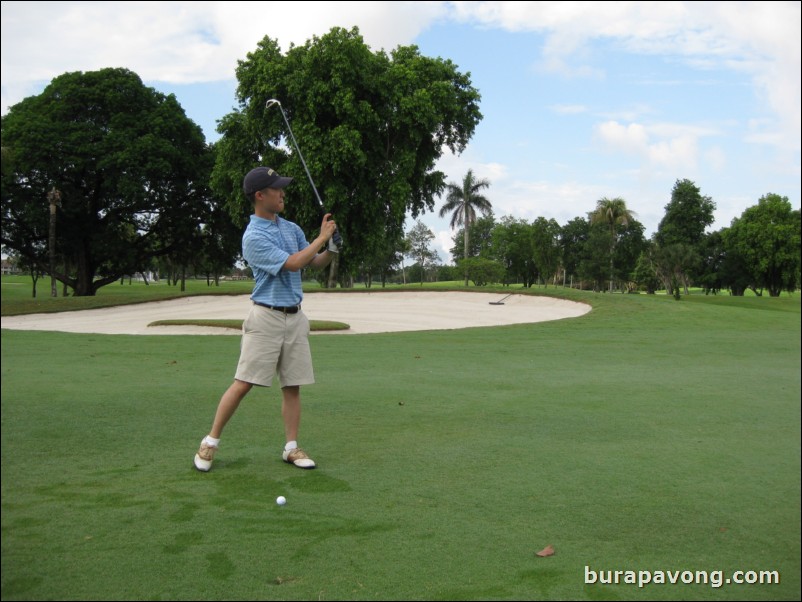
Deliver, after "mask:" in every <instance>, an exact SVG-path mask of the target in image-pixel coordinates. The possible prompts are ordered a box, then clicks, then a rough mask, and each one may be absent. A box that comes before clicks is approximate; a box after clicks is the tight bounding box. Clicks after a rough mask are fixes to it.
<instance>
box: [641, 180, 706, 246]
mask: <svg viewBox="0 0 802 602" xmlns="http://www.w3.org/2000/svg"><path fill="white" fill-rule="evenodd" d="M715 209H716V204H715V203H714V202H713V200H712V199H711V198H710V197H708V196H703V195H702V193H701V191H700V189H699V187H698V186H697V185H696V184H694V183H693V182H692V181H690V180H687V179H686V180H677V181H676V182H675V184H674V188H673V189H672V191H671V201H670V202H669V203H668V204H667V205H666V206H665V210H666V213H665V215H664V216H663V219H662V220H660V223H659V224H658V226H657V232H656V233H655V241H656V242H657V244H658V245H660V246H661V247H667V246H669V245H673V244H677V243H683V244H687V245H690V246H691V247H693V248H694V249H696V248H697V247H698V246H699V244H700V243H701V242H702V240H703V238H704V234H705V229H706V228H707V227H708V226H710V225H711V224H712V223H713V212H714V211H715Z"/></svg>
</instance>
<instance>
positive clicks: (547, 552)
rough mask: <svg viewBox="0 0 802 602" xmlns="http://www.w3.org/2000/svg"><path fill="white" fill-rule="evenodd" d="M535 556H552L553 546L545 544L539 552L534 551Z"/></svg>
mask: <svg viewBox="0 0 802 602" xmlns="http://www.w3.org/2000/svg"><path fill="white" fill-rule="evenodd" d="M535 556H540V557H541V558H545V557H546V556H554V546H551V545H548V546H546V547H545V548H543V549H542V550H540V552H535Z"/></svg>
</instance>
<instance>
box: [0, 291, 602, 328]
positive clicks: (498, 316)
mask: <svg viewBox="0 0 802 602" xmlns="http://www.w3.org/2000/svg"><path fill="white" fill-rule="evenodd" d="M502 298H504V295H500V294H490V293H467V292H466V293H461V292H442V293H441V292H417V293H416V292H408V291H404V292H376V293H370V292H364V293H362V292H360V293H306V294H305V295H304V302H303V309H304V313H306V315H307V316H308V317H309V319H310V320H331V321H335V322H345V323H346V324H349V325H350V327H351V328H350V329H349V330H343V331H331V332H328V333H326V334H366V333H376V332H403V331H414V330H449V329H455V328H466V327H472V326H500V325H505V324H523V323H533V322H546V321H549V320H562V319H565V318H576V317H578V316H581V315H584V314H586V313H587V312H589V311H590V309H591V308H590V306H589V305H586V304H584V303H577V302H574V301H565V300H562V299H553V298H551V297H535V296H531V295H512V296H510V297H507V298H505V299H504V303H503V305H494V304H491V302H498V301H500V300H501V299H502ZM250 307H251V301H250V299H249V298H248V295H237V296H208V297H185V298H182V299H173V300H170V301H155V302H153V303H141V304H136V305H125V306H120V307H109V308H104V309H87V310H83V311H71V312H62V313H56V314H31V315H27V316H11V317H4V318H2V327H3V328H9V329H13V330H55V331H60V332H83V333H99V334H150V335H152V334H193V335H194V334H206V335H215V334H220V335H237V336H238V335H239V331H237V330H233V329H227V328H210V327H204V326H148V325H149V324H151V323H152V322H156V321H158V320H179V319H181V320H187V319H189V320H192V319H198V320H211V319H238V320H241V319H243V318H244V317H245V316H246V315H247V313H248V311H249V309H250Z"/></svg>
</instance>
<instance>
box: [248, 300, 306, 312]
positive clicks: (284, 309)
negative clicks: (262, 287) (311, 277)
mask: <svg viewBox="0 0 802 602" xmlns="http://www.w3.org/2000/svg"><path fill="white" fill-rule="evenodd" d="M253 303H254V305H259V306H260V307H266V308H267V309H272V310H275V311H280V312H281V313H283V314H297V313H298V312H299V311H301V306H300V305H291V306H289V307H279V306H277V305H267V304H266V303H259V302H258V301H254V302H253Z"/></svg>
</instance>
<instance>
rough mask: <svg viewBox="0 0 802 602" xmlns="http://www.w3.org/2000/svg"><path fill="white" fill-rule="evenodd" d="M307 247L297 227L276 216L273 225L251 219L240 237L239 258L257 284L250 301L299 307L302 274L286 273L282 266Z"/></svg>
mask: <svg viewBox="0 0 802 602" xmlns="http://www.w3.org/2000/svg"><path fill="white" fill-rule="evenodd" d="M308 246H309V243H308V242H307V240H306V237H305V236H304V233H303V231H302V230H301V228H300V227H299V226H298V225H297V224H294V223H293V222H289V221H287V220H285V219H282V218H281V217H279V216H278V215H277V216H276V221H271V220H269V219H264V218H261V217H257V216H255V215H252V216H251V221H250V223H249V224H248V227H247V228H246V229H245V234H243V235H242V256H243V257H244V258H245V261H247V262H248V265H249V266H250V268H251V269H252V270H253V277H254V280H255V281H256V282H255V284H254V286H253V293H252V294H251V300H252V301H257V302H259V303H264V304H266V305H276V306H279V307H289V306H291V305H299V304H300V303H301V300H302V299H303V298H304V293H303V289H302V288H301V271H300V270H298V271H297V272H290V271H289V270H285V269H284V264H285V263H286V262H287V258H288V257H289V256H290V255H293V254H294V253H297V252H298V251H301V250H303V249H305V248H306V247H308Z"/></svg>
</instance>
